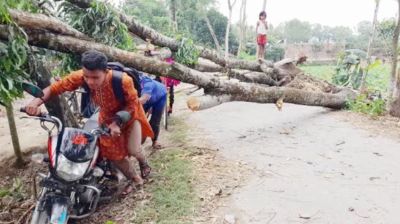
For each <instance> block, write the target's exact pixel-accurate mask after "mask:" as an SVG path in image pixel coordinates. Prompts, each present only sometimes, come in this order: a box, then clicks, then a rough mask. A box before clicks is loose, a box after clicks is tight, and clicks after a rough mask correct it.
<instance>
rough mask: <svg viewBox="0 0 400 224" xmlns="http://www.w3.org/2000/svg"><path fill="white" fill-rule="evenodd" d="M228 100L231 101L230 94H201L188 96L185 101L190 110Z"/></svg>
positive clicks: (209, 106) (201, 108)
mask: <svg viewBox="0 0 400 224" xmlns="http://www.w3.org/2000/svg"><path fill="white" fill-rule="evenodd" d="M230 101H232V96H231V95H220V96H211V95H203V96H195V97H194V96H192V97H189V98H188V99H187V101H186V105H187V107H188V108H189V109H190V110H192V111H199V110H205V109H208V108H211V107H215V106H218V105H220V104H222V103H226V102H230Z"/></svg>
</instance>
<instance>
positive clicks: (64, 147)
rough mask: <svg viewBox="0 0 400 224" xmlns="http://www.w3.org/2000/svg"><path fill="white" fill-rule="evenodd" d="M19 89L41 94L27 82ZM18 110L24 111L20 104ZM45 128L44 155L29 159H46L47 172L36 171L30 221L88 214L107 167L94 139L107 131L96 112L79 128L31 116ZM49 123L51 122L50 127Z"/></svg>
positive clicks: (121, 119) (121, 115)
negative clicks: (38, 190) (36, 193)
mask: <svg viewBox="0 0 400 224" xmlns="http://www.w3.org/2000/svg"><path fill="white" fill-rule="evenodd" d="M23 89H24V90H25V91H26V92H28V93H29V94H30V95H32V96H34V97H37V98H41V97H43V92H42V91H41V89H40V88H39V87H36V86H34V85H32V84H29V83H24V84H23ZM21 112H25V109H24V108H21ZM130 118H131V115H130V114H129V113H128V112H126V111H119V112H118V113H117V114H116V116H115V117H114V118H113V119H115V121H117V122H118V123H119V124H123V123H126V122H127V121H129V120H130ZM34 119H37V120H39V121H40V124H41V127H42V128H43V129H45V130H46V131H47V132H48V135H49V138H48V148H47V156H43V154H34V155H33V156H32V161H34V162H36V163H43V162H44V163H48V168H49V172H48V173H47V174H44V173H40V172H38V173H37V175H38V176H40V177H41V178H42V179H41V181H40V183H39V185H40V186H41V187H42V190H41V193H40V194H39V196H38V197H37V198H38V199H37V201H36V206H35V209H34V211H33V214H32V219H31V224H53V223H56V224H66V223H67V222H68V220H69V219H83V218H86V217H88V216H90V215H92V214H93V213H94V212H95V210H96V208H97V205H98V202H99V201H100V200H102V199H105V198H109V196H104V194H102V192H103V191H105V189H106V186H104V185H103V183H104V179H105V178H111V177H110V175H109V174H108V173H110V172H111V167H110V164H109V162H108V161H106V160H102V161H98V160H99V148H98V144H97V142H98V139H99V137H100V136H101V135H109V129H108V128H107V127H105V125H99V124H98V113H95V114H93V116H92V117H90V118H89V119H88V121H87V122H86V123H85V125H84V127H83V128H82V129H79V128H70V127H64V126H63V124H62V122H61V121H60V119H58V118H57V117H54V116H50V115H48V114H41V115H39V116H37V117H34ZM49 125H52V127H51V128H50V127H49Z"/></svg>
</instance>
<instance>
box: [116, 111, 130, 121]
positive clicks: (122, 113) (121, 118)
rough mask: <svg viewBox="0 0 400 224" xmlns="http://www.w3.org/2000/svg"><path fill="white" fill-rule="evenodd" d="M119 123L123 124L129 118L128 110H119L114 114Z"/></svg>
mask: <svg viewBox="0 0 400 224" xmlns="http://www.w3.org/2000/svg"><path fill="white" fill-rule="evenodd" d="M115 116H116V118H117V120H118V122H119V123H121V124H124V123H126V122H128V121H129V120H130V119H131V117H132V116H131V114H130V113H129V112H128V111H124V110H121V111H119V112H117V114H115Z"/></svg>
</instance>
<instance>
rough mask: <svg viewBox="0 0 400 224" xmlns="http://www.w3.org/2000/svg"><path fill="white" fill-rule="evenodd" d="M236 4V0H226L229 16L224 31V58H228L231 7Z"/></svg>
mask: <svg viewBox="0 0 400 224" xmlns="http://www.w3.org/2000/svg"><path fill="white" fill-rule="evenodd" d="M235 4H236V0H233V2H232V3H231V0H228V8H229V16H228V23H227V24H226V31H225V60H228V57H229V33H230V28H231V21H232V8H233V6H234V5H235Z"/></svg>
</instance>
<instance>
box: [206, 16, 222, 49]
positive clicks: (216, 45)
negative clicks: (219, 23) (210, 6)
mask: <svg viewBox="0 0 400 224" xmlns="http://www.w3.org/2000/svg"><path fill="white" fill-rule="evenodd" d="M204 21H206V24H207V27H208V30H209V31H210V34H211V37H212V38H213V40H214V44H215V48H216V49H217V51H218V52H220V51H221V46H220V45H219V41H218V39H217V35H215V32H214V28H213V27H212V25H211V23H210V20H209V19H208V16H207V13H205V15H204Z"/></svg>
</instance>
